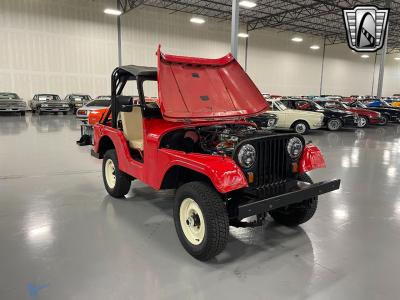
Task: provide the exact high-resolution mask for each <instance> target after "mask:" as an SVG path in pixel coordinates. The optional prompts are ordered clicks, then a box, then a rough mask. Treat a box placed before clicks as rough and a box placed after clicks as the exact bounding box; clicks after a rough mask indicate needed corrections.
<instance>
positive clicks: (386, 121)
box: [379, 115, 389, 126]
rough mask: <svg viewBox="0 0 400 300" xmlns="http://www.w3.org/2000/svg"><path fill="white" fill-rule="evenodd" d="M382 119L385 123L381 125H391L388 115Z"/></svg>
mask: <svg viewBox="0 0 400 300" xmlns="http://www.w3.org/2000/svg"><path fill="white" fill-rule="evenodd" d="M382 118H383V120H384V121H383V122H382V123H380V124H379V125H382V126H386V125H387V123H389V117H388V116H387V115H382Z"/></svg>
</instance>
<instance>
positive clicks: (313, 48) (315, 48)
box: [310, 45, 320, 50]
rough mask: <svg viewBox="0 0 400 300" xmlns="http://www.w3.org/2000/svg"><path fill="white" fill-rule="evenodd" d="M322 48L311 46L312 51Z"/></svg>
mask: <svg viewBox="0 0 400 300" xmlns="http://www.w3.org/2000/svg"><path fill="white" fill-rule="evenodd" d="M319 48H320V47H319V46H318V45H311V46H310V49H312V50H318V49H319Z"/></svg>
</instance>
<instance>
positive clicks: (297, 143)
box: [287, 137, 303, 158]
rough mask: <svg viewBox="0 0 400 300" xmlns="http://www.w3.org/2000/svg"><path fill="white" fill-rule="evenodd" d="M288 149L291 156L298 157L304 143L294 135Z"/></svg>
mask: <svg viewBox="0 0 400 300" xmlns="http://www.w3.org/2000/svg"><path fill="white" fill-rule="evenodd" d="M287 151H288V153H289V155H290V157H291V158H298V157H299V156H300V154H301V152H302V151H303V143H302V141H301V140H300V139H299V138H298V137H292V138H291V139H290V140H289V142H288V144H287Z"/></svg>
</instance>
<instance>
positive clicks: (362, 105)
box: [356, 102, 368, 108]
mask: <svg viewBox="0 0 400 300" xmlns="http://www.w3.org/2000/svg"><path fill="white" fill-rule="evenodd" d="M356 104H357V106H358V107H361V108H368V107H367V106H366V105H365V104H364V103H362V102H357V103H356Z"/></svg>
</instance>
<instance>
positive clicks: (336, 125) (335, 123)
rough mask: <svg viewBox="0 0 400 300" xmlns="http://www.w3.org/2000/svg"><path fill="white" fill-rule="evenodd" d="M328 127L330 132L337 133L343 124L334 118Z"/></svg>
mask: <svg viewBox="0 0 400 300" xmlns="http://www.w3.org/2000/svg"><path fill="white" fill-rule="evenodd" d="M326 126H327V127H328V129H329V130H330V131H337V130H339V129H341V128H342V127H343V123H342V121H341V120H340V119H337V118H333V119H330V120H329V121H328V123H327V124H326Z"/></svg>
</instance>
